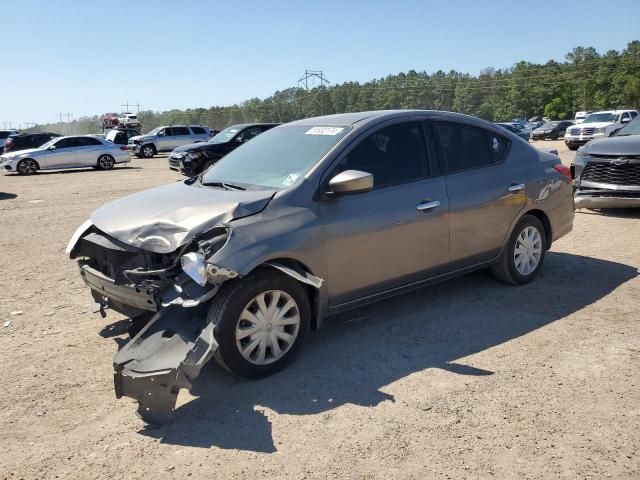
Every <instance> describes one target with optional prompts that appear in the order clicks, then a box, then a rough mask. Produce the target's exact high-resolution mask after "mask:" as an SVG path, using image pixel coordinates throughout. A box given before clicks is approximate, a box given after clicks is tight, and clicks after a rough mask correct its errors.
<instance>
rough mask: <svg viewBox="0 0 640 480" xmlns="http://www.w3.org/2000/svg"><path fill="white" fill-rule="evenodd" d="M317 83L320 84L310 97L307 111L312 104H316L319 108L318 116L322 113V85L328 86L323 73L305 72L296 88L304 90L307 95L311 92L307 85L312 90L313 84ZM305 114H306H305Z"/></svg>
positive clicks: (316, 71)
mask: <svg viewBox="0 0 640 480" xmlns="http://www.w3.org/2000/svg"><path fill="white" fill-rule="evenodd" d="M316 80H317V81H319V82H320V88H319V90H318V91H317V92H316V93H315V94H314V95H313V96H312V97H311V99H310V100H309V104H308V105H307V111H308V110H309V107H311V105H312V104H316V105H318V106H319V107H320V115H322V113H323V103H324V102H323V101H322V100H323V93H324V84H325V83H326V84H329V83H331V82H329V80H327V77H325V76H324V72H323V71H322V70H305V71H304V77H302V78H301V79H300V80H298V88H304V89H305V90H306V91H307V93H309V92H310V91H311V90H310V88H309V84H311V88H313V85H314V83H315V82H316ZM305 113H306V112H305Z"/></svg>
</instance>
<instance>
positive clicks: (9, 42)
mask: <svg viewBox="0 0 640 480" xmlns="http://www.w3.org/2000/svg"><path fill="white" fill-rule="evenodd" d="M2 3H3V5H2V28H1V29H0V34H1V36H2V44H3V46H4V48H3V60H2V66H0V92H2V93H1V97H0V98H1V101H0V127H2V126H4V125H5V124H6V125H8V124H9V122H10V123H11V124H12V126H13V127H19V126H22V127H24V126H25V125H24V124H25V122H37V123H47V122H54V121H58V120H59V114H60V113H61V112H62V113H65V114H66V113H71V114H72V117H75V118H78V117H81V116H88V115H95V114H101V113H104V112H111V111H113V112H121V111H123V110H124V107H122V106H121V105H122V104H124V103H125V102H126V101H128V102H130V103H134V104H135V103H136V102H139V103H140V104H141V105H142V109H144V110H156V111H163V110H169V109H171V108H180V109H185V108H196V107H205V108H208V107H210V106H213V105H231V104H234V103H237V102H241V101H243V100H247V99H249V98H254V97H258V98H264V97H267V96H269V95H271V94H272V93H273V92H275V91H277V90H283V89H285V88H289V87H292V86H295V85H297V81H298V79H299V78H300V77H301V76H302V75H303V74H304V71H305V69H317V70H323V71H324V73H325V76H326V77H327V78H328V79H329V81H330V82H332V83H342V82H345V81H367V80H371V79H373V78H380V77H384V76H386V75H388V74H395V73H399V72H403V71H404V72H406V71H408V70H411V69H414V70H417V71H427V72H433V71H437V70H444V71H448V70H451V69H455V70H458V71H461V72H465V73H471V74H474V75H477V74H478V73H479V72H480V71H481V70H482V69H483V68H485V67H489V66H492V67H495V68H508V67H510V66H512V65H513V64H514V63H515V62H517V61H520V60H526V61H530V62H536V63H544V62H546V61H548V60H550V59H555V60H563V59H564V55H565V53H567V52H569V51H571V49H573V48H574V47H576V46H592V47H595V48H596V49H597V50H598V51H599V52H601V53H604V52H606V51H607V50H611V49H615V50H622V49H623V48H625V47H626V45H627V43H628V42H630V41H631V40H636V39H640V0H617V1H616V2H613V3H611V2H610V3H607V2H603V1H602V0H579V1H577V2H569V1H560V2H553V1H519V0H509V1H502V0H482V1H480V0H467V1H462V0H446V1H442V0H440V1H429V0H421V1H420V0H386V1H379V0H367V1H361V0H341V1H334V0H322V1H306V0H296V1H284V0H283V1H279V0H269V1H265V0H262V1H254V0H243V1H242V2H219V1H214V0H188V1H184V2H180V1H176V0H172V1H165V0H155V1H144V0H137V1H135V2H134V1H128V0H116V1H112V2H104V1H103V2H97V1H93V0H56V1H55V2H54V1H51V0H40V1H36V0H19V1H13V2H2ZM134 111H135V108H134Z"/></svg>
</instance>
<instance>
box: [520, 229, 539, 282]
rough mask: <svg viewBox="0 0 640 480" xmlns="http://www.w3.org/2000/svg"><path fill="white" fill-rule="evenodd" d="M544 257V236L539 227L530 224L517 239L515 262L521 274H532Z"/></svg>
mask: <svg viewBox="0 0 640 480" xmlns="http://www.w3.org/2000/svg"><path fill="white" fill-rule="evenodd" d="M541 257H542V237H541V236H540V232H539V231H538V229H537V228H535V227H532V226H528V227H526V228H525V229H524V230H522V232H520V235H518V238H517V240H516V247H515V249H514V251H513V262H514V264H515V267H516V270H517V271H518V273H519V274H520V275H524V276H528V275H530V274H531V273H532V272H533V271H534V270H535V269H536V268H537V267H538V264H539V263H540V258H541Z"/></svg>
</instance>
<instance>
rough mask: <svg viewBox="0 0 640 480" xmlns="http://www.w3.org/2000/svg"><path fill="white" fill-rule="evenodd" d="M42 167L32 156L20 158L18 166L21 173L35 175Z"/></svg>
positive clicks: (17, 169) (17, 168)
mask: <svg viewBox="0 0 640 480" xmlns="http://www.w3.org/2000/svg"><path fill="white" fill-rule="evenodd" d="M39 169H40V165H38V162H36V161H35V160H33V159H31V158H25V159H24V160H20V161H19V162H18V165H17V166H16V171H17V172H18V174H19V175H34V174H35V173H36V172H37V171H38V170H39Z"/></svg>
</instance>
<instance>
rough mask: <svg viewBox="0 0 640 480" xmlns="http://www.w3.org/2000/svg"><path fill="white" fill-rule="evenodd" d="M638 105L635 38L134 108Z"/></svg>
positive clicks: (83, 125) (240, 117) (220, 112)
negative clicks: (555, 54)
mask: <svg viewBox="0 0 640 480" xmlns="http://www.w3.org/2000/svg"><path fill="white" fill-rule="evenodd" d="M638 106H640V41H638V40H634V41H632V42H629V43H628V44H627V47H626V48H625V49H623V50H622V51H620V52H618V51H616V50H609V51H608V52H606V53H603V54H601V53H598V52H597V51H596V49H595V48H593V47H576V48H574V49H573V50H572V51H571V52H569V53H567V54H566V55H565V61H564V62H557V61H554V60H550V61H548V62H547V63H545V64H536V63H530V62H526V61H521V62H518V63H516V64H515V65H513V66H512V67H511V68H507V69H498V70H496V69H494V68H491V67H490V68H486V69H484V70H483V71H482V72H480V74H479V75H478V76H473V75H470V74H468V73H460V72H457V71H454V70H451V71H449V72H443V71H441V70H439V71H437V72H435V73H431V74H429V73H427V72H424V71H423V72H416V71H415V70H410V71H409V72H406V73H399V74H396V75H389V76H387V77H385V78H380V79H374V80H371V81H368V82H364V83H360V82H345V83H342V84H339V85H333V86H322V87H315V88H311V89H308V90H307V89H304V88H299V87H292V88H287V89H285V90H282V91H277V92H275V93H274V94H273V95H271V96H270V97H268V98H265V99H259V98H252V99H250V100H247V101H245V102H242V103H239V104H235V105H231V106H225V107H222V106H214V107H210V108H196V109H187V110H168V111H165V112H154V111H141V112H139V118H140V121H141V123H142V125H143V130H144V131H145V132H146V131H149V130H151V129H152V128H155V127H157V126H160V125H173V124H204V125H208V126H209V127H211V128H216V129H222V128H224V127H226V126H228V125H232V124H235V123H243V122H289V121H292V120H297V119H300V118H305V117H312V116H317V115H328V114H332V113H344V112H355V111H366V110H381V109H405V108H417V109H434V110H447V111H453V112H459V113H465V114H469V115H474V116H477V117H481V118H484V119H487V120H490V121H509V120H511V119H514V118H530V117H533V116H546V117H549V118H552V119H567V118H573V115H574V114H575V112H576V111H580V110H602V109H612V108H625V107H626V108H633V107H638ZM99 125H100V121H99V116H98V115H96V116H92V117H82V118H79V119H77V120H74V121H72V122H61V123H50V124H44V125H38V126H36V127H34V128H33V129H32V130H40V131H51V132H56V133H62V134H66V135H69V134H86V133H97V132H98V131H99V128H100V127H99Z"/></svg>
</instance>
